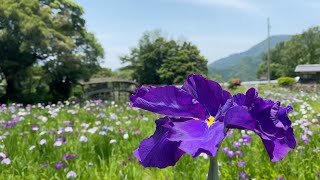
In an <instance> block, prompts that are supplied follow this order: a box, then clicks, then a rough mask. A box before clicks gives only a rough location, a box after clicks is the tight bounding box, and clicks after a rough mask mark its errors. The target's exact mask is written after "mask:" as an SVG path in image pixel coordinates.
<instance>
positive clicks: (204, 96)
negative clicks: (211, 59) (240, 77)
mask: <svg viewBox="0 0 320 180" xmlns="http://www.w3.org/2000/svg"><path fill="white" fill-rule="evenodd" d="M182 89H185V90H186V91H187V92H188V93H189V94H191V95H192V96H193V97H194V98H195V99H196V100H197V101H199V102H200V104H202V105H203V106H204V107H205V108H206V109H207V111H208V113H209V114H210V115H212V116H215V115H216V114H217V112H218V110H219V108H220V107H222V106H223V105H224V104H225V103H226V101H227V100H228V99H230V98H231V95H230V93H229V92H228V91H225V90H223V89H222V88H221V86H220V85H219V84H218V83H217V82H214V81H211V80H208V79H206V78H204V77H203V76H201V75H195V74H193V75H189V76H188V78H187V81H186V82H185V83H184V84H183V87H182Z"/></svg>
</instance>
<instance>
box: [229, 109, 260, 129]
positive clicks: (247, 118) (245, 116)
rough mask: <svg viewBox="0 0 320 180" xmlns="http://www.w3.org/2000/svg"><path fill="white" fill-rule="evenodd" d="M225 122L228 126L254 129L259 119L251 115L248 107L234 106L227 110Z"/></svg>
mask: <svg viewBox="0 0 320 180" xmlns="http://www.w3.org/2000/svg"><path fill="white" fill-rule="evenodd" d="M224 124H225V127H226V128H236V129H248V130H253V129H254V128H255V127H256V126H257V121H256V120H255V119H253V118H252V117H251V115H250V113H249V112H248V109H247V108H246V107H243V106H234V107H232V108H230V109H229V110H228V111H227V113H226V115H225V117H224Z"/></svg>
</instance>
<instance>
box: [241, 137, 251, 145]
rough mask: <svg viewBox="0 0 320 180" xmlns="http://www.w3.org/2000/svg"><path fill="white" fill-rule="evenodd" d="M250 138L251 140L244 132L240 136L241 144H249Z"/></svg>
mask: <svg viewBox="0 0 320 180" xmlns="http://www.w3.org/2000/svg"><path fill="white" fill-rule="evenodd" d="M251 140H252V137H251V136H249V135H246V134H243V135H242V137H241V141H242V144H244V145H250V142H251Z"/></svg>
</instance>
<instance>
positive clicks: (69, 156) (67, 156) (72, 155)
mask: <svg viewBox="0 0 320 180" xmlns="http://www.w3.org/2000/svg"><path fill="white" fill-rule="evenodd" d="M75 158H78V156H77V155H76V154H72V153H71V154H67V155H65V156H63V160H64V161H67V160H68V159H75Z"/></svg>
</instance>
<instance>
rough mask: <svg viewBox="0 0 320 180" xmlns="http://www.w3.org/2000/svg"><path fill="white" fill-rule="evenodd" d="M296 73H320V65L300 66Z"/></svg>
mask: <svg viewBox="0 0 320 180" xmlns="http://www.w3.org/2000/svg"><path fill="white" fill-rule="evenodd" d="M294 71H295V72H320V64H304V65H298V66H297V67H296V69H295V70H294Z"/></svg>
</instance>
